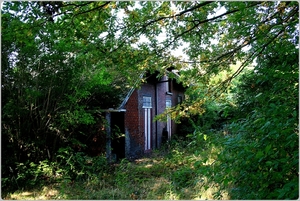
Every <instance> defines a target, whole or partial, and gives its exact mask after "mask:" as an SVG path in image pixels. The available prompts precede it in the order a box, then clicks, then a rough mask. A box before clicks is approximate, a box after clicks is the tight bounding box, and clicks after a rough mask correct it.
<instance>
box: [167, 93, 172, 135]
mask: <svg viewBox="0 0 300 201" xmlns="http://www.w3.org/2000/svg"><path fill="white" fill-rule="evenodd" d="M170 107H172V101H171V100H170V99H167V100H166V108H170ZM167 131H168V140H171V134H172V121H171V117H170V115H167Z"/></svg>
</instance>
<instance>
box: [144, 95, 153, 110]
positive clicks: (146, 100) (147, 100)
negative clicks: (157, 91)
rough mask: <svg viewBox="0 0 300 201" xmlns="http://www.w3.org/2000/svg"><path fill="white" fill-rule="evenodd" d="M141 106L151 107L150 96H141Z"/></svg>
mask: <svg viewBox="0 0 300 201" xmlns="http://www.w3.org/2000/svg"><path fill="white" fill-rule="evenodd" d="M143 108H152V100H151V96H143Z"/></svg>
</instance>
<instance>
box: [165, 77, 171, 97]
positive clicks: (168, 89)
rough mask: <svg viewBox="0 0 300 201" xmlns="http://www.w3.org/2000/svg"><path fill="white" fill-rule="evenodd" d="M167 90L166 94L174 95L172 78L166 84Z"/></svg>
mask: <svg viewBox="0 0 300 201" xmlns="http://www.w3.org/2000/svg"><path fill="white" fill-rule="evenodd" d="M166 88H167V92H166V94H168V95H172V79H168V82H167V84H166Z"/></svg>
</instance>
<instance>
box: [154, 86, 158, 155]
mask: <svg viewBox="0 0 300 201" xmlns="http://www.w3.org/2000/svg"><path fill="white" fill-rule="evenodd" d="M154 90H155V116H157V107H158V104H157V103H158V95H157V82H155V87H154ZM157 124H158V121H157V120H156V121H155V136H156V137H155V138H156V140H155V141H156V146H155V147H156V149H158V134H157V128H158V125H157Z"/></svg>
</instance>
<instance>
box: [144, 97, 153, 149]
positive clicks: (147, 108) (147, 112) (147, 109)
mask: <svg viewBox="0 0 300 201" xmlns="http://www.w3.org/2000/svg"><path fill="white" fill-rule="evenodd" d="M143 108H144V132H145V150H149V149H151V126H152V124H151V108H152V98H151V96H143Z"/></svg>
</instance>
